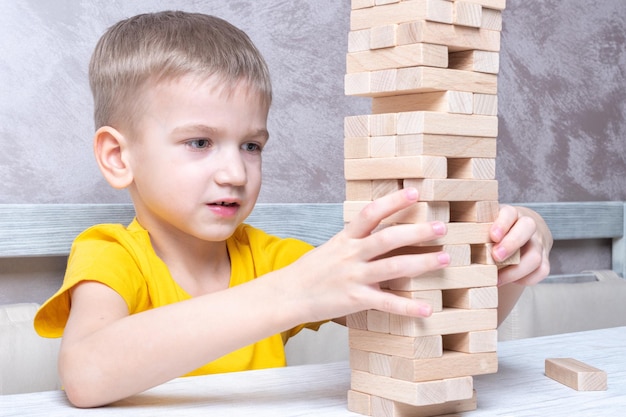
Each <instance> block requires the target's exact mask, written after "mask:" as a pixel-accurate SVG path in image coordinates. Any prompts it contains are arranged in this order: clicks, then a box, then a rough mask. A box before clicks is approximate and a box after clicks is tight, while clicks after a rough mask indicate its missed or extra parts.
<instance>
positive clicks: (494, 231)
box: [491, 225, 504, 242]
mask: <svg viewBox="0 0 626 417" xmlns="http://www.w3.org/2000/svg"><path fill="white" fill-rule="evenodd" d="M491 235H492V236H493V238H494V240H495V241H497V242H499V241H501V240H502V237H503V236H504V234H503V233H502V229H500V227H498V226H496V225H493V227H492V228H491Z"/></svg>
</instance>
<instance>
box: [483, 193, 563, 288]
mask: <svg viewBox="0 0 626 417" xmlns="http://www.w3.org/2000/svg"><path fill="white" fill-rule="evenodd" d="M491 238H492V239H493V241H494V242H495V243H496V245H494V247H493V253H492V254H493V257H494V259H496V260H498V261H502V260H504V259H506V258H507V257H509V256H510V255H511V254H512V253H514V252H515V251H517V250H518V249H520V251H521V252H520V255H521V258H520V263H519V264H517V265H511V266H507V267H506V268H503V269H501V270H500V271H499V274H498V285H500V286H502V285H505V284H510V283H516V284H522V285H533V284H536V283H538V282H539V281H541V280H543V279H544V278H545V277H547V276H548V274H549V273H550V261H549V257H548V256H549V253H550V249H551V248H552V234H551V233H550V230H549V229H548V226H547V225H546V223H545V221H544V220H543V219H542V218H541V216H539V215H538V214H537V213H535V212H534V211H532V210H530V209H528V208H525V207H513V206H507V205H503V206H502V207H501V208H500V213H499V215H498V218H497V219H496V221H495V222H494V223H493V226H492V228H491Z"/></svg>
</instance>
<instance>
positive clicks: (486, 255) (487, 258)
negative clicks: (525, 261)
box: [472, 243, 521, 267]
mask: <svg viewBox="0 0 626 417" xmlns="http://www.w3.org/2000/svg"><path fill="white" fill-rule="evenodd" d="M492 252H493V243H485V244H483V245H472V262H473V263H476V264H483V265H497V266H498V267H503V266H509V265H517V264H519V263H520V257H521V253H520V251H519V250H517V251H515V253H513V254H511V256H509V257H508V258H507V259H505V260H503V261H501V262H496V260H495V259H493V256H492V255H491V254H492Z"/></svg>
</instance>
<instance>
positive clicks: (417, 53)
mask: <svg viewBox="0 0 626 417" xmlns="http://www.w3.org/2000/svg"><path fill="white" fill-rule="evenodd" d="M385 27H389V26H385ZM374 30H375V28H373V29H372V31H371V33H374ZM371 46H372V40H371V39H370V47H371ZM418 65H424V66H427V67H439V68H447V67H448V47H447V46H445V45H433V44H427V43H413V44H409V45H400V46H395V47H391V48H381V49H371V50H369V51H360V52H349V53H348V54H347V56H346V72H347V73H355V72H366V71H379V70H385V69H391V68H405V67H415V66H418Z"/></svg>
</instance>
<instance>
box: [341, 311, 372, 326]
mask: <svg viewBox="0 0 626 417" xmlns="http://www.w3.org/2000/svg"><path fill="white" fill-rule="evenodd" d="M346 326H347V327H348V328H349V329H355V330H367V310H365V311H359V312H357V313H352V314H348V315H347V316H346Z"/></svg>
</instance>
